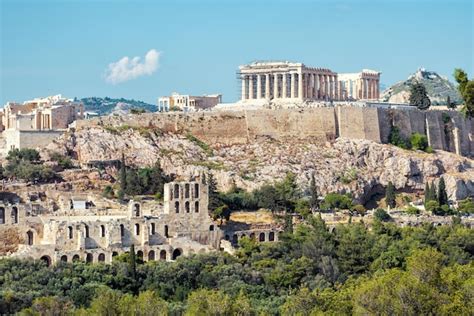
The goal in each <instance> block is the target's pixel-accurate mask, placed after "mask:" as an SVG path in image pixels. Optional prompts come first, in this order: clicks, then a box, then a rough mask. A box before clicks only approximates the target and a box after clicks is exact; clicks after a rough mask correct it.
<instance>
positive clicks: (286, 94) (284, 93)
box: [281, 73, 288, 98]
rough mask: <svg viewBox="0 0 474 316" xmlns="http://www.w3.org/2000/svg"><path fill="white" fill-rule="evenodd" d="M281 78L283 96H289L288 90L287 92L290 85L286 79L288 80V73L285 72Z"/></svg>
mask: <svg viewBox="0 0 474 316" xmlns="http://www.w3.org/2000/svg"><path fill="white" fill-rule="evenodd" d="M281 80H282V86H283V88H282V91H281V97H282V98H288V92H287V90H288V87H287V83H286V81H287V80H288V74H287V73H284V74H283V76H282V78H281Z"/></svg>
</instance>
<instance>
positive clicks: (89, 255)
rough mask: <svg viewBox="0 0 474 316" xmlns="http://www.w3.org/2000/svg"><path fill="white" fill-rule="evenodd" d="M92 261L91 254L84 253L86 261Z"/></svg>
mask: <svg viewBox="0 0 474 316" xmlns="http://www.w3.org/2000/svg"><path fill="white" fill-rule="evenodd" d="M93 261H94V257H93V256H92V254H91V253H88V254H86V262H87V263H92V262H93Z"/></svg>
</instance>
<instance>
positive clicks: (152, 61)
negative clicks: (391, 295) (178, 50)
mask: <svg viewBox="0 0 474 316" xmlns="http://www.w3.org/2000/svg"><path fill="white" fill-rule="evenodd" d="M159 58H160V52H158V51H156V50H155V49H150V50H149V51H148V52H147V53H146V55H145V59H144V60H143V62H141V61H140V57H138V56H137V57H133V58H129V57H128V56H125V57H122V58H121V59H120V60H119V61H117V62H114V63H111V64H109V66H108V68H107V70H106V72H105V81H107V82H109V83H111V84H117V83H121V82H124V81H128V80H132V79H136V78H138V77H141V76H145V75H147V76H149V75H151V74H153V73H154V72H155V71H156V70H157V69H158V60H159Z"/></svg>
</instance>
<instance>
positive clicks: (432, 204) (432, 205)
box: [425, 199, 444, 215]
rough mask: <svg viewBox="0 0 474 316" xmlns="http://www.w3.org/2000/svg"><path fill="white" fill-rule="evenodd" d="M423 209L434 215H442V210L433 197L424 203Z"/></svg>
mask: <svg viewBox="0 0 474 316" xmlns="http://www.w3.org/2000/svg"><path fill="white" fill-rule="evenodd" d="M425 210H426V211H427V212H430V213H432V214H434V215H443V213H444V212H443V210H442V209H441V207H440V205H439V203H438V201H436V200H435V199H433V200H430V201H428V202H427V203H426V205H425Z"/></svg>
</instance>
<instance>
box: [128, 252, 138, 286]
mask: <svg viewBox="0 0 474 316" xmlns="http://www.w3.org/2000/svg"><path fill="white" fill-rule="evenodd" d="M128 255H129V257H128V269H129V273H130V277H131V278H132V279H134V280H136V279H137V261H136V258H135V245H134V244H132V245H131V246H130V252H129V254H128Z"/></svg>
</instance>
